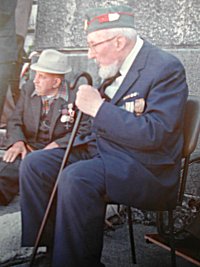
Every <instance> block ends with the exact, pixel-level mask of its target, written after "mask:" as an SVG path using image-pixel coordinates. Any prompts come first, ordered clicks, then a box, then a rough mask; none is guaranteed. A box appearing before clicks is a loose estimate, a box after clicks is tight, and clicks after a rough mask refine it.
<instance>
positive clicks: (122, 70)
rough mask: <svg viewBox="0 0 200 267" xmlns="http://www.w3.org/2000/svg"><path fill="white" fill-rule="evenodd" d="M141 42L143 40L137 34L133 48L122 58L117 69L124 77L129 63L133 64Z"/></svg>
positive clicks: (129, 65) (141, 44)
mask: <svg viewBox="0 0 200 267" xmlns="http://www.w3.org/2000/svg"><path fill="white" fill-rule="evenodd" d="M143 43H144V41H143V40H142V39H141V38H140V36H137V39H136V43H135V46H134V47H133V49H132V50H131V52H130V53H129V55H128V56H127V57H126V59H125V60H124V62H123V64H122V66H121V68H120V70H119V71H120V73H121V75H122V76H123V77H125V76H126V74H127V73H128V71H129V69H130V67H131V65H132V64H133V62H134V60H135V58H136V56H137V55H138V53H139V52H140V49H141V48H142V46H143Z"/></svg>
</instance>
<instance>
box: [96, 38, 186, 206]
mask: <svg viewBox="0 0 200 267" xmlns="http://www.w3.org/2000/svg"><path fill="white" fill-rule="evenodd" d="M131 93H137V96H135V98H144V100H145V109H144V112H143V113H142V114H141V115H140V116H137V115H136V114H135V113H134V112H128V111H126V110H125V109H123V108H122V107H123V105H124V102H126V101H130V99H127V100H126V98H125V99H124V97H125V96H130V94H131ZM187 96H188V88H187V84H186V77H185V71H184V68H183V66H182V64H181V63H180V61H179V60H178V59H177V58H176V57H174V56H173V55H171V54H169V53H167V52H165V51H162V50H161V49H159V48H157V47H155V46H153V45H151V44H149V43H148V42H146V41H145V42H144V45H143V47H142V49H141V50H140V52H139V54H138V55H137V57H136V59H135V61H134V63H133V64H132V66H131V68H130V70H129V72H128V73H127V76H126V77H125V79H124V81H123V83H122V84H121V86H120V88H119V90H118V91H117V93H116V95H115V96H114V98H113V99H112V100H111V102H109V103H108V102H104V103H103V105H102V106H101V108H100V110H99V111H98V113H97V115H96V117H95V118H94V123H93V133H94V134H93V135H95V138H96V142H97V147H98V150H99V153H100V155H101V157H102V159H103V161H104V164H105V169H106V177H105V183H106V190H107V194H108V196H109V197H110V199H111V200H112V201H116V202H120V203H124V204H129V205H133V206H135V207H138V208H142V209H165V208H171V207H173V206H174V205H175V203H176V197H177V190H178V178H179V171H180V164H181V151H182V146H183V134H182V130H183V116H184V109H185V104H186V100H187ZM133 100H134V97H133Z"/></svg>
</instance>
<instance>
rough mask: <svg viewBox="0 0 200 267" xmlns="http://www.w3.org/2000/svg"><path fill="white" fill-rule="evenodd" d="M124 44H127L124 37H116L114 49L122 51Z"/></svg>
mask: <svg viewBox="0 0 200 267" xmlns="http://www.w3.org/2000/svg"><path fill="white" fill-rule="evenodd" d="M126 43H127V40H126V38H125V37H124V36H117V37H116V42H115V45H116V49H117V50H118V51H120V50H122V49H124V47H125V46H126Z"/></svg>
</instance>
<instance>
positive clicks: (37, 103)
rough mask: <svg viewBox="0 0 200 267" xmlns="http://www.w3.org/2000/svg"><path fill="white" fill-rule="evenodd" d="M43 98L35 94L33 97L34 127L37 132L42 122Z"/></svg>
mask: <svg viewBox="0 0 200 267" xmlns="http://www.w3.org/2000/svg"><path fill="white" fill-rule="evenodd" d="M41 106H42V103H41V98H40V97H39V96H33V98H31V107H32V114H34V115H33V127H34V128H35V129H36V131H35V132H37V130H38V128H39V123H40V113H41Z"/></svg>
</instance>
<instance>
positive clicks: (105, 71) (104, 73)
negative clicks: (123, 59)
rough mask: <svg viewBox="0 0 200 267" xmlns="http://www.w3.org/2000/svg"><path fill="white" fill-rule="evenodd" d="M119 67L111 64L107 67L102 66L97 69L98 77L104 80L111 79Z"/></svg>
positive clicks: (116, 64)
mask: <svg viewBox="0 0 200 267" xmlns="http://www.w3.org/2000/svg"><path fill="white" fill-rule="evenodd" d="M119 69H120V66H119V64H118V63H116V62H115V63H113V64H111V65H108V66H103V67H100V68H99V76H100V77H101V78H102V79H103V80H105V79H107V78H110V77H113V76H114V75H115V74H117V72H118V71H119Z"/></svg>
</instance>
